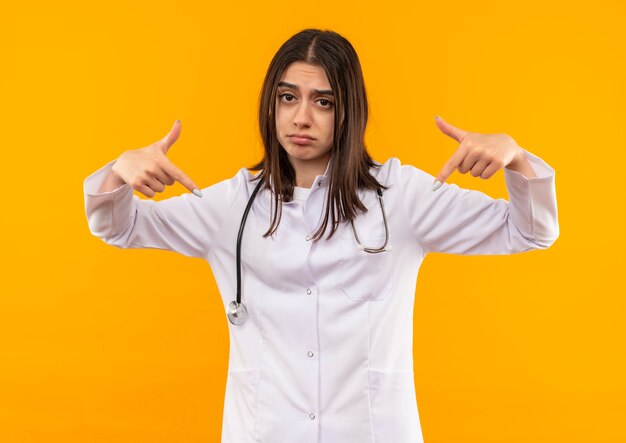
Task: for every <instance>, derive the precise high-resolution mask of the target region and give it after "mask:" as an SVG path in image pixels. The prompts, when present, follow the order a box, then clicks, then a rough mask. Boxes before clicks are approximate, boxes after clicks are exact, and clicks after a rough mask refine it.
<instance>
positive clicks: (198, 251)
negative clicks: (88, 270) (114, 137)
mask: <svg viewBox="0 0 626 443" xmlns="http://www.w3.org/2000/svg"><path fill="white" fill-rule="evenodd" d="M114 163H115V160H113V161H111V162H109V163H108V164H107V165H105V166H103V167H102V168H100V169H98V170H97V171H96V172H94V173H93V174H91V175H89V176H88V177H87V178H86V179H85V181H84V182H83V191H84V199H85V212H86V215H87V222H88V225H89V230H90V231H91V233H92V234H93V235H94V236H96V237H98V238H100V239H101V240H103V241H104V242H105V243H108V244H110V245H113V246H116V247H118V248H122V249H126V248H156V249H165V250H170V251H174V252H178V253H180V254H183V255H186V256H189V257H203V258H207V256H208V254H209V252H210V250H211V248H212V245H213V244H214V242H215V239H216V238H217V236H218V235H219V230H220V228H221V226H222V224H223V222H224V220H225V219H226V217H227V215H228V212H229V210H230V208H231V207H232V204H233V203H234V201H235V194H236V192H237V190H238V189H239V187H240V186H241V184H242V181H243V180H242V175H241V174H237V175H236V176H235V177H233V178H231V179H228V180H224V181H221V182H219V183H216V184H214V185H212V186H209V187H207V188H204V189H202V194H203V196H202V197H196V196H195V195H193V194H192V193H190V192H187V193H185V194H182V195H180V196H175V197H170V198H167V199H164V200H160V201H155V200H152V199H148V198H139V197H138V196H136V195H134V194H133V188H132V187H131V186H130V185H128V184H123V185H121V186H120V187H118V188H117V189H114V190H113V191H109V192H102V193H98V189H99V188H100V185H101V184H102V182H103V180H104V178H105V177H106V176H107V175H108V173H109V172H110V171H111V167H112V166H113V164H114Z"/></svg>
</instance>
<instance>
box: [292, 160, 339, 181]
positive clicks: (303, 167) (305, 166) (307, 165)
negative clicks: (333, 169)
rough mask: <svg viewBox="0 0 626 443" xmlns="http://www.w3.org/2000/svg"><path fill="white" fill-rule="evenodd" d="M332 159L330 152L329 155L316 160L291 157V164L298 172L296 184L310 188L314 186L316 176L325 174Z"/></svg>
mask: <svg viewBox="0 0 626 443" xmlns="http://www.w3.org/2000/svg"><path fill="white" fill-rule="evenodd" d="M329 161H330V153H329V155H327V156H324V157H321V158H316V159H314V160H299V159H291V165H292V166H293V169H294V170H295V172H296V186H298V187H300V188H310V187H311V186H313V182H314V181H315V177H317V176H318V175H323V174H324V172H325V171H326V168H327V166H328V162H329Z"/></svg>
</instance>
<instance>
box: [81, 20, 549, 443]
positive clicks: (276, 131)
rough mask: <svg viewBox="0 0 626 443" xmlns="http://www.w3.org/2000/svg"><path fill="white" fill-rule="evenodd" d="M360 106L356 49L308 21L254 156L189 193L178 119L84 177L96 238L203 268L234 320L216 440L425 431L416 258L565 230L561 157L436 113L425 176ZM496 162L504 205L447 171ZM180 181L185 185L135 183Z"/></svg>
mask: <svg viewBox="0 0 626 443" xmlns="http://www.w3.org/2000/svg"><path fill="white" fill-rule="evenodd" d="M367 117H368V104H367V97H366V93H365V86H364V81H363V74H362V72H361V66H360V63H359V59H358V57H357V54H356V52H355V50H354V49H353V47H352V45H351V44H350V43H349V42H348V41H347V40H346V39H345V38H344V37H342V36H340V35H339V34H337V33H335V32H332V31H321V30H315V29H306V30H303V31H301V32H299V33H297V34H295V35H294V36H292V37H291V38H290V39H289V40H287V41H286V42H285V43H284V44H283V45H282V46H281V48H280V49H279V50H278V52H277V53H276V55H275V56H274V58H273V59H272V61H271V63H270V66H269V69H268V71H267V75H266V77H265V81H264V83H263V88H262V91H261V97H260V109H259V125H260V131H261V137H262V139H263V143H264V146H265V153H264V156H263V159H262V160H261V161H260V162H259V163H258V164H256V165H254V166H252V167H250V168H245V167H244V168H241V169H239V171H238V172H237V174H235V176H233V177H232V178H230V179H227V180H224V181H221V182H219V183H216V184H214V185H212V186H209V187H206V188H204V189H202V191H199V190H198V189H197V186H196V185H195V184H194V182H192V181H191V179H189V178H188V177H187V176H186V175H185V174H184V173H183V172H182V171H181V170H180V169H178V168H177V167H176V166H174V165H173V164H172V163H171V162H170V161H169V160H168V159H167V157H166V154H167V150H168V149H169V147H170V146H171V145H172V144H173V143H174V142H175V141H176V139H177V138H178V136H179V134H180V131H181V123H180V122H179V121H176V123H175V124H174V127H173V128H172V130H171V131H170V133H169V134H168V135H167V136H166V137H165V138H163V139H162V140H159V141H157V142H155V143H153V144H152V145H150V146H147V147H144V148H141V149H137V150H131V151H127V152H124V153H123V154H122V155H120V157H119V158H118V159H116V160H113V161H111V162H110V163H108V164H107V165H105V166H103V167H102V168H101V169H99V170H98V171H96V172H94V173H93V174H91V175H90V176H89V177H87V179H86V180H85V183H84V194H85V207H86V214H87V219H88V224H89V228H90V230H91V232H92V233H93V235H95V236H97V237H99V238H101V239H102V240H104V241H105V242H106V243H108V244H110V245H113V246H117V247H119V248H159V249H167V250H172V251H176V252H179V253H181V254H184V255H186V256H192V257H202V258H204V259H206V260H207V261H208V263H209V264H210V266H211V268H212V270H213V274H214V275H215V278H216V281H217V284H218V287H219V290H220V293H221V296H222V301H223V304H224V310H225V312H226V313H227V314H228V319H229V321H228V325H229V331H230V363H229V369H228V378H227V380H228V381H227V387H226V398H225V404H224V416H223V430H222V442H233V443H247V442H264V443H275V442H278V441H280V442H285V443H293V442H297V443H304V442H323V443H346V442H359V443H366V442H371V443H374V442H376V443H409V442H410V443H415V442H421V441H423V439H422V431H421V425H420V420H419V414H418V408H417V403H416V396H415V387H414V378H413V377H414V373H413V354H412V343H413V342H412V338H413V322H412V321H413V318H412V314H413V302H414V296H415V287H416V281H417V274H418V270H419V268H420V265H421V263H422V261H423V259H424V257H425V256H426V254H427V253H429V252H444V253H453V254H513V253H519V252H524V251H529V250H533V249H545V248H548V247H549V246H550V245H551V244H552V243H554V241H555V240H556V239H557V237H558V235H559V225H558V218H557V206H556V191H555V184H554V169H552V168H551V167H550V166H549V165H548V164H546V163H545V162H544V161H543V160H541V159H540V158H539V157H537V156H535V155H533V154H531V153H530V152H528V151H526V150H525V149H523V148H521V147H519V146H518V145H517V144H516V143H515V141H514V140H513V139H512V138H511V137H509V136H508V135H506V134H477V133H472V132H467V131H463V130H461V129H459V128H456V127H454V126H452V125H450V124H448V123H446V122H444V121H443V120H441V119H439V120H437V125H438V126H439V128H440V129H441V130H442V132H444V133H445V134H447V135H449V136H450V137H453V138H454V139H455V140H457V141H458V142H459V143H460V144H459V147H458V149H457V151H456V152H455V153H454V155H453V156H452V157H451V158H450V160H449V161H448V162H447V163H446V165H445V166H444V168H443V169H442V170H441V172H440V173H439V175H438V176H437V177H433V176H431V175H430V174H428V173H426V172H424V171H422V170H420V169H418V168H416V167H414V166H412V165H408V164H405V165H403V164H401V162H400V160H399V159H398V158H389V159H388V160H387V161H385V162H384V163H382V164H381V163H379V162H376V161H374V160H373V159H372V158H371V157H370V156H369V154H368V152H367V150H366V147H365V145H364V142H363V137H364V133H365V128H366V124H367ZM502 168H504V177H505V180H506V186H507V190H508V194H509V200H508V201H507V200H504V199H492V198H491V197H489V196H487V195H486V194H484V193H482V192H479V191H475V190H469V189H463V188H459V187H458V186H456V185H454V184H447V183H446V182H445V179H446V178H447V176H448V175H450V174H451V173H452V172H453V171H455V170H458V171H460V172H461V173H466V172H468V171H470V172H471V174H472V175H473V176H475V177H478V176H480V177H481V178H483V179H486V178H489V177H491V176H493V174H494V173H495V172H497V171H498V170H499V169H502ZM251 171H258V172H257V173H256V174H253V173H252V172H251ZM174 181H179V182H180V183H182V184H183V185H184V186H186V187H187V188H188V189H189V190H190V191H192V192H193V194H192V193H186V194H183V195H181V196H177V197H172V198H168V199H165V200H162V201H158V202H156V201H154V200H150V199H140V198H139V197H137V196H135V195H133V190H137V191H139V192H141V193H142V194H144V195H145V196H147V197H153V196H154V195H155V193H156V192H162V191H163V190H164V188H165V186H166V185H171V184H173V183H174ZM436 182H439V183H436ZM194 194H196V195H194ZM251 197H252V199H251ZM242 221H243V222H245V224H244V225H243V227H244V228H245V229H243V230H242V228H241V222H242ZM238 252H240V260H238V259H237V255H238ZM239 268H240V269H239Z"/></svg>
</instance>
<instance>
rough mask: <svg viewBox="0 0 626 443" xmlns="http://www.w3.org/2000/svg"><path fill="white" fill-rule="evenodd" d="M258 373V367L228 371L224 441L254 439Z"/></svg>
mask: <svg viewBox="0 0 626 443" xmlns="http://www.w3.org/2000/svg"><path fill="white" fill-rule="evenodd" d="M260 375H261V369H260V368H255V369H245V370H238V371H228V378H227V380H226V395H225V401H224V423H223V429H222V433H223V435H224V441H225V442H232V443H235V442H252V441H254V431H255V423H256V416H257V400H258V394H259V385H260ZM231 420H232V422H231Z"/></svg>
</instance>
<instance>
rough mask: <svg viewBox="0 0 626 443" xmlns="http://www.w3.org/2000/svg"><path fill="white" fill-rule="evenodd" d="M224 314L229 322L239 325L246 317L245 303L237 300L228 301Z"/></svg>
mask: <svg viewBox="0 0 626 443" xmlns="http://www.w3.org/2000/svg"><path fill="white" fill-rule="evenodd" d="M226 314H227V315H228V319H229V320H230V322H231V323H232V324H234V325H240V324H242V323H243V322H245V321H246V320H247V319H248V310H247V309H246V305H244V304H243V303H237V300H233V301H231V302H230V303H229V305H228V309H227V310H226Z"/></svg>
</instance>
